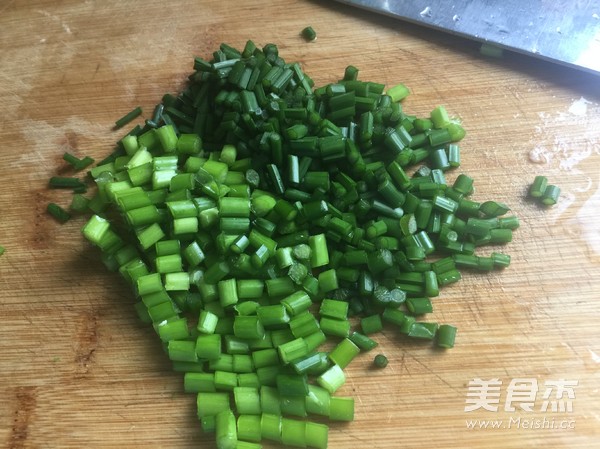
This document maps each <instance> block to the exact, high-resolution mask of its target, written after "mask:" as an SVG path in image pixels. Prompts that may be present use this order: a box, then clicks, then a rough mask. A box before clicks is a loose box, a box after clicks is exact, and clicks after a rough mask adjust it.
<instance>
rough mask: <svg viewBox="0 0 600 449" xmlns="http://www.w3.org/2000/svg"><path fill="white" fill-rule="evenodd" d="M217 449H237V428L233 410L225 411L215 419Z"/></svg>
mask: <svg viewBox="0 0 600 449" xmlns="http://www.w3.org/2000/svg"><path fill="white" fill-rule="evenodd" d="M215 434H216V440H217V449H236V446H237V427H236V422H235V416H234V414H233V412H232V411H231V410H223V411H221V412H219V413H217V415H216V417H215Z"/></svg>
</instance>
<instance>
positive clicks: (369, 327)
mask: <svg viewBox="0 0 600 449" xmlns="http://www.w3.org/2000/svg"><path fill="white" fill-rule="evenodd" d="M360 327H361V329H362V330H363V332H364V333H365V334H366V335H369V334H374V333H375V332H380V331H381V330H382V329H383V323H382V321H381V316H380V315H378V314H375V315H370V316H367V317H365V318H362V319H361V320H360Z"/></svg>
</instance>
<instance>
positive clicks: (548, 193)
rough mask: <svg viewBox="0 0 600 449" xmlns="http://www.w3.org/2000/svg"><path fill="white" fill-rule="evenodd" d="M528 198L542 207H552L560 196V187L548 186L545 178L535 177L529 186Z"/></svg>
mask: <svg viewBox="0 0 600 449" xmlns="http://www.w3.org/2000/svg"><path fill="white" fill-rule="evenodd" d="M529 196H530V197H531V198H533V199H535V200H536V201H537V202H538V203H539V204H542V205H544V206H553V205H555V204H556V203H557V201H558V198H559V196H560V187H557V186H555V185H552V184H548V178H547V177H546V176H542V175H539V176H536V177H535V179H534V180H533V183H532V184H531V186H529Z"/></svg>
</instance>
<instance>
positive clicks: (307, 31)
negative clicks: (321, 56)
mask: <svg viewBox="0 0 600 449" xmlns="http://www.w3.org/2000/svg"><path fill="white" fill-rule="evenodd" d="M300 34H302V37H303V38H304V39H305V40H307V41H308V42H311V41H314V40H316V39H317V33H316V32H315V30H313V28H312V27H311V26H307V27H306V28H304V29H303V30H302V32H301V33H300Z"/></svg>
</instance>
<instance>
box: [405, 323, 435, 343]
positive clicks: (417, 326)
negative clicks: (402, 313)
mask: <svg viewBox="0 0 600 449" xmlns="http://www.w3.org/2000/svg"><path fill="white" fill-rule="evenodd" d="M437 328H438V325H437V323H413V324H412V326H410V329H409V331H408V336H409V337H414V338H424V339H427V340H433V339H434V338H435V335H436V332H437Z"/></svg>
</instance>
